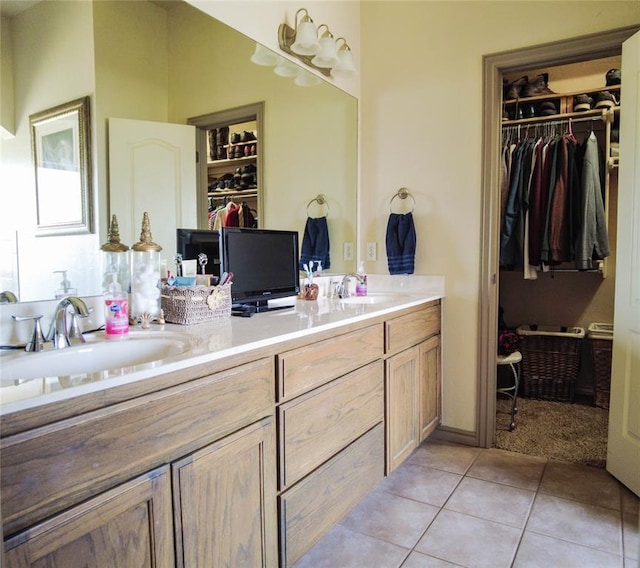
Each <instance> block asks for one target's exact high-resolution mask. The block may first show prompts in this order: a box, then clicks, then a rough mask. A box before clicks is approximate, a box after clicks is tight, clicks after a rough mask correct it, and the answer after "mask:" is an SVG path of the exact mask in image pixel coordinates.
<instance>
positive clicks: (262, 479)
mask: <svg viewBox="0 0 640 568" xmlns="http://www.w3.org/2000/svg"><path fill="white" fill-rule="evenodd" d="M274 437H275V429H274V426H273V418H267V419H265V420H263V421H261V422H258V423H256V424H253V425H251V426H248V427H246V428H244V429H243V430H240V431H239V432H237V433H235V434H232V435H231V436H228V437H226V438H224V439H222V440H220V441H218V442H215V443H213V444H211V445H210V446H207V447H206V448H203V449H202V450H199V451H197V452H195V453H194V454H191V455H190V456H188V457H187V458H185V459H183V460H180V461H179V462H176V463H174V464H173V466H172V467H173V494H174V511H175V525H176V549H177V566H179V567H187V568H198V567H203V568H206V567H210V566H229V567H234V568H235V567H241V566H247V567H251V568H254V567H258V566H276V565H277V539H276V532H277V519H276V515H277V513H276V478H275V473H276V466H275V439H274Z"/></svg>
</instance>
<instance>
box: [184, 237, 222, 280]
mask: <svg viewBox="0 0 640 568" xmlns="http://www.w3.org/2000/svg"><path fill="white" fill-rule="evenodd" d="M176 240H177V243H176V252H177V253H178V254H181V255H182V258H183V259H184V260H192V259H195V260H197V259H198V255H199V254H201V253H204V254H206V255H207V264H206V265H205V267H204V272H205V274H213V275H214V276H220V233H219V232H218V231H209V230H207V229H176ZM198 274H200V265H198Z"/></svg>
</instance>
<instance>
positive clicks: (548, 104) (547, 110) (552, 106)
mask: <svg viewBox="0 0 640 568" xmlns="http://www.w3.org/2000/svg"><path fill="white" fill-rule="evenodd" d="M539 114H540V116H552V115H554V114H558V107H556V103H554V102H553V101H544V102H543V103H542V104H541V105H540V110H539Z"/></svg>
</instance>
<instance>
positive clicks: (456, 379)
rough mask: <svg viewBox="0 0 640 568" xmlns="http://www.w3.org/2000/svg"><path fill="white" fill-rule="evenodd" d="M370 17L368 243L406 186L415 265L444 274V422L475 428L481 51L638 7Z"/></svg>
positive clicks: (365, 93)
mask: <svg viewBox="0 0 640 568" xmlns="http://www.w3.org/2000/svg"><path fill="white" fill-rule="evenodd" d="M361 15H362V19H361V40H362V41H361V46H360V49H361V51H362V54H361V60H362V70H361V98H360V104H361V121H362V122H361V129H362V137H361V155H362V162H361V187H362V189H361V198H360V205H361V210H360V215H361V219H362V222H363V226H362V228H361V232H362V235H363V240H364V241H377V242H378V243H383V242H384V232H385V226H386V217H387V213H388V201H389V198H390V196H391V195H393V193H394V192H395V191H397V189H398V188H399V187H401V186H406V187H408V188H409V189H410V190H411V192H412V193H413V195H414V196H415V198H416V207H415V218H416V225H417V233H418V249H417V255H416V256H417V258H416V272H418V273H421V274H442V275H444V276H445V277H446V288H447V297H446V300H445V302H444V322H443V370H444V391H443V407H444V408H443V410H444V417H443V423H444V425H446V426H448V427H451V428H456V429H461V430H465V431H474V430H475V429H476V400H477V397H476V389H477V382H478V377H477V372H478V339H479V338H478V336H477V330H478V311H479V301H480V299H479V277H480V272H479V270H480V265H479V263H480V255H481V250H480V247H481V242H480V237H481V226H480V222H481V172H482V164H481V156H482V151H481V150H482V149H481V143H482V139H481V134H482V112H483V102H482V56H483V55H487V54H492V53H496V52H500V51H505V50H512V49H517V48H518V47H526V46H531V45H538V44H542V43H546V42H550V41H556V40H562V39H567V38H571V37H574V36H579V35H585V34H589V33H594V32H598V31H603V30H609V29H613V28H617V27H623V26H629V25H632V24H634V23H636V24H639V23H640V3H638V2H635V1H629V2H609V1H605V2H580V3H576V2H552V3H547V2H363V3H362V4H361ZM385 271H386V266H385V257H384V255H380V256H379V260H378V262H377V265H376V269H375V272H385ZM370 272H374V270H372V269H370Z"/></svg>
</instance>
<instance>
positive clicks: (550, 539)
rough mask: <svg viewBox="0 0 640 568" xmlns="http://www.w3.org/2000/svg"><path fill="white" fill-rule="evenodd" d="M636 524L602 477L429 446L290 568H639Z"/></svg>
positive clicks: (619, 493) (624, 494)
mask: <svg viewBox="0 0 640 568" xmlns="http://www.w3.org/2000/svg"><path fill="white" fill-rule="evenodd" d="M638 515H639V513H638V498H637V497H636V496H635V495H634V494H633V493H631V492H630V491H629V490H627V489H626V488H625V487H624V486H622V485H620V484H619V483H618V482H617V481H616V480H615V479H614V478H613V477H612V476H610V475H609V474H608V473H607V472H606V471H604V470H602V469H597V468H593V467H587V466H580V465H573V464H569V463H565V462H556V461H548V460H546V459H542V458H536V457H531V456H525V455H523V454H516V453H511V452H505V451H503V450H496V449H481V448H471V447H467V446H461V445H455V444H448V443H444V442H429V441H427V442H426V443H425V444H423V445H422V446H420V447H419V448H418V449H417V450H416V451H415V452H414V453H413V454H412V455H411V457H409V459H408V460H406V461H405V462H404V463H403V464H402V465H401V466H400V467H399V468H398V469H397V470H396V471H394V472H393V473H392V474H391V475H390V476H389V477H388V478H386V479H385V480H383V481H382V483H381V484H380V485H379V486H378V488H377V489H376V490H375V491H374V492H373V493H371V494H370V495H369V496H367V497H366V498H365V499H364V500H363V501H362V502H361V503H360V504H359V505H358V506H357V507H356V508H355V509H354V510H353V511H352V512H351V513H350V514H349V515H348V516H347V517H345V518H344V519H343V520H342V521H341V522H340V523H339V524H338V525H336V527H334V529H333V530H332V531H331V532H329V533H328V534H327V535H326V536H325V537H324V538H323V539H322V540H321V541H320V542H319V543H318V544H317V545H316V546H315V547H314V548H312V549H311V550H310V551H309V552H308V553H307V554H306V555H305V556H304V557H303V558H302V559H300V561H299V562H298V563H297V564H296V566H295V568H323V567H327V568H328V567H331V568H350V567H363V568H396V567H402V568H445V567H451V566H466V567H481V566H486V567H490V568H501V567H512V566H513V567H517V568H553V567H558V568H571V567H574V566H575V567H576V568H578V567H579V568H587V567H597V568H606V567H615V568H640V537H639V532H638Z"/></svg>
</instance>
